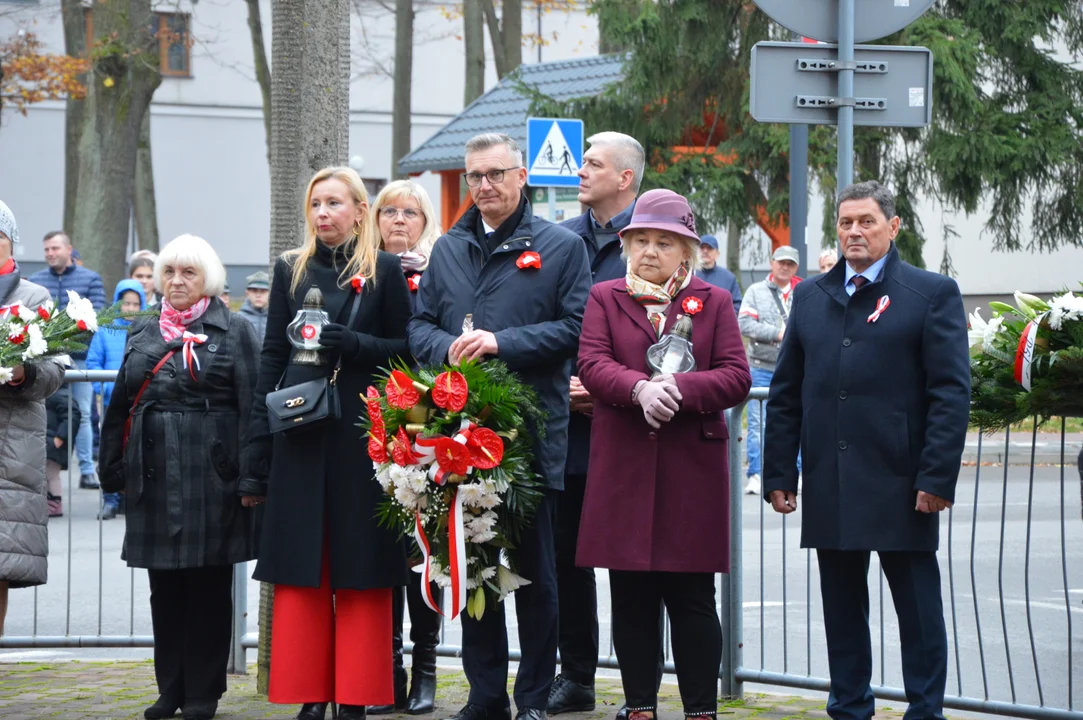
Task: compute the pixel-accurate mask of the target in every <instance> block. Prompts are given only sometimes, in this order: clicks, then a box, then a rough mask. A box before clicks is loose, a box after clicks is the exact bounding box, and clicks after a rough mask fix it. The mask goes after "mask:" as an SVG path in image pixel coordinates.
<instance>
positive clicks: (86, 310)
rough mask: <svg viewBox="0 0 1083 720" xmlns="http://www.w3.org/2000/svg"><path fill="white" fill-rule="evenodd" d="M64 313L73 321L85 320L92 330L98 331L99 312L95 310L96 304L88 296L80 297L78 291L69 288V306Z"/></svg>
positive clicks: (88, 327) (88, 328)
mask: <svg viewBox="0 0 1083 720" xmlns="http://www.w3.org/2000/svg"><path fill="white" fill-rule="evenodd" d="M64 313H65V314H66V315H67V316H68V317H69V318H71V319H72V321H73V322H76V323H78V322H80V321H82V322H84V323H86V328H87V330H89V331H90V332H97V331H98V313H97V312H95V310H94V304H93V303H92V302H90V300H87V299H86V298H82V297H79V295H78V293H76V292H74V291H72V290H68V306H67V307H66V308H64Z"/></svg>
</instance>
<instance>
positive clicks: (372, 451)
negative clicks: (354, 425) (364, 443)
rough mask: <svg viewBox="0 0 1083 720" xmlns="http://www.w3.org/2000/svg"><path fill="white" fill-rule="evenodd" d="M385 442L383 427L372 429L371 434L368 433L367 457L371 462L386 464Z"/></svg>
mask: <svg viewBox="0 0 1083 720" xmlns="http://www.w3.org/2000/svg"><path fill="white" fill-rule="evenodd" d="M386 442H387V436H386V435H385V434H384V429H383V427H382V426H381V427H380V428H375V427H373V428H372V432H370V433H369V457H370V458H371V459H372V461H373V462H378V463H385V462H387V445H386Z"/></svg>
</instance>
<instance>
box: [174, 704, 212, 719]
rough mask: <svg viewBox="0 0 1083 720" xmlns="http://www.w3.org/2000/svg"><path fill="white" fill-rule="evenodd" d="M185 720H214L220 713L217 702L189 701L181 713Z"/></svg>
mask: <svg viewBox="0 0 1083 720" xmlns="http://www.w3.org/2000/svg"><path fill="white" fill-rule="evenodd" d="M181 712H182V714H183V715H184V720H212V718H214V714H215V713H216V712H218V701H217V700H188V701H185V703H184V710H182V711H181Z"/></svg>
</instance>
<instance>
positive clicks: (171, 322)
mask: <svg viewBox="0 0 1083 720" xmlns="http://www.w3.org/2000/svg"><path fill="white" fill-rule="evenodd" d="M210 304H211V299H210V298H209V297H204V298H200V299H199V302H197V303H196V304H195V305H193V306H192V307H190V308H188V309H187V310H177V309H176V308H174V307H173V306H172V305H170V304H169V301H168V300H166V299H165V298H162V314H161V316H160V317H159V318H158V329H159V330H161V331H162V338H164V339H165V341H166V342H169V341H170V340H174V339H176V338H179V337H180V336H181V335H183V334H184V331H185V330H187V329H188V326H189V325H191V324H192V323H194V322H195V321H196V320H198V319H199V318H200V317H201V316H202V315H203V313H205V312H207V308H208V307H210Z"/></svg>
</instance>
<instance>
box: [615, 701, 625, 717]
mask: <svg viewBox="0 0 1083 720" xmlns="http://www.w3.org/2000/svg"><path fill="white" fill-rule="evenodd" d="M614 720H628V703H624V704H623V705H621V706H620V710H618V711H617V717H616V718H614Z"/></svg>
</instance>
